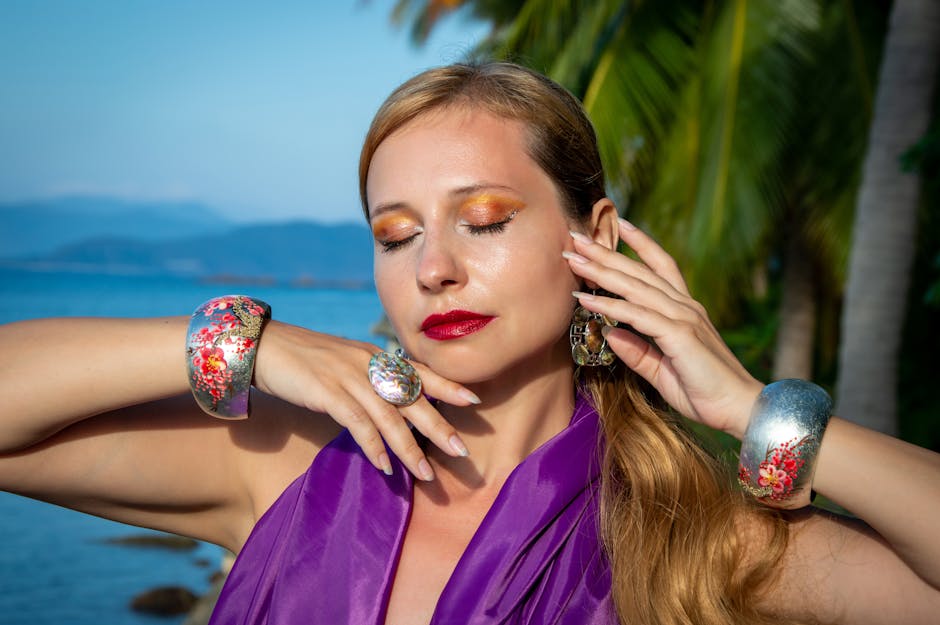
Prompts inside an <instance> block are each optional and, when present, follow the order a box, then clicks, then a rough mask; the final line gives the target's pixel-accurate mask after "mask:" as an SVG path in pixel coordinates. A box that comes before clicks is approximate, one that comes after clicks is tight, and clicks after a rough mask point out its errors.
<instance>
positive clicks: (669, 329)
mask: <svg viewBox="0 0 940 625" xmlns="http://www.w3.org/2000/svg"><path fill="white" fill-rule="evenodd" d="M573 295H574V296H575V297H576V298H577V299H578V302H579V303H580V304H581V305H582V306H584V307H585V308H587V309H588V310H590V311H592V312H596V313H600V314H602V315H604V316H605V317H607V318H609V319H615V320H616V321H618V322H620V323H624V324H626V325H629V326H631V327H632V328H633V329H634V330H636V332H638V333H639V334H643V335H646V336H648V337H650V338H652V339H653V340H654V341H656V345H657V346H658V347H659V349H660V350H662V352H663V353H664V354H665V355H667V356H672V355H673V354H671V353H670V348H671V347H674V346H675V345H677V344H680V343H679V341H682V340H683V339H684V338H686V337H687V336H688V335H690V334H692V333H693V332H694V329H693V328H692V326H691V324H689V323H685V322H681V321H676V320H675V319H671V318H669V317H667V316H665V315H663V314H662V313H660V312H658V311H656V310H654V309H651V308H646V307H645V306H641V305H638V304H635V303H633V302H629V301H626V300H621V299H615V298H612V297H604V296H602V295H592V294H590V293H581V292H578V291H575V292H574V293H573Z"/></svg>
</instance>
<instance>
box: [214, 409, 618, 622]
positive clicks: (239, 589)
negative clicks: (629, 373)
mask: <svg viewBox="0 0 940 625" xmlns="http://www.w3.org/2000/svg"><path fill="white" fill-rule="evenodd" d="M598 436H599V432H598V417H597V413H596V412H595V411H594V410H593V408H591V407H590V405H588V403H587V402H586V401H584V400H583V399H581V398H579V399H578V402H577V405H576V407H575V411H574V415H573V416H572V419H571V423H570V424H569V426H568V427H567V428H566V429H565V430H563V431H562V432H560V433H559V434H558V435H556V436H555V437H554V438H552V439H551V440H549V441H548V442H546V443H545V444H544V445H542V446H541V447H539V448H538V449H537V450H535V451H534V452H533V453H532V454H530V455H529V457H528V458H526V459H525V460H524V461H523V462H522V463H521V464H520V465H519V466H518V467H516V469H515V470H514V471H513V472H512V473H511V474H510V476H509V478H508V479H507V480H506V482H505V484H504V485H503V487H502V489H501V490H500V492H499V495H498V496H497V497H496V500H495V502H494V503H493V506H492V507H491V508H490V510H489V512H488V513H487V514H486V517H485V518H484V519H483V522H482V523H481V525H480V527H479V528H478V529H477V532H476V534H474V536H473V538H472V539H471V541H470V544H469V545H468V546H467V549H466V551H465V552H464V554H463V556H462V557H461V558H460V561H459V562H458V563H457V567H456V568H455V569H454V572H453V574H452V575H451V578H450V580H449V581H448V582H447V585H446V586H445V588H444V591H443V592H442V594H441V597H440V599H439V600H438V603H437V607H436V608H435V611H434V616H433V618H432V620H431V623H432V625H457V624H460V625H474V624H483V623H487V624H493V623H501V624H502V623H505V624H512V625H523V624H526V625H545V624H549V623H551V624H557V625H569V624H570V625H610V624H613V623H616V619H615V617H614V616H613V608H612V603H611V600H610V570H609V567H608V563H607V560H606V558H605V556H604V553H603V549H602V547H601V544H600V540H599V538H598V536H599V535H598V500H597V497H598V486H599V481H598V475H599V454H598V449H599V448H598V443H597V441H598ZM393 464H394V475H392V476H391V477H386V476H385V475H383V474H382V473H380V472H379V471H376V470H375V468H374V467H373V466H372V465H371V464H370V463H369V462H368V460H366V458H365V457H364V456H363V455H362V453H361V451H360V449H359V447H358V445H356V443H355V441H354V440H353V439H352V437H351V436H349V434H348V433H344V434H342V435H340V436H339V437H337V438H336V440H334V441H333V442H332V443H330V444H329V445H328V446H327V447H326V448H324V449H323V450H322V451H321V452H320V453H319V454H318V455H317V458H316V460H315V461H314V462H313V464H312V465H311V467H310V469H308V470H307V472H306V473H305V474H303V475H301V476H300V477H298V478H297V480H295V481H294V482H293V483H292V484H291V485H290V486H289V487H288V488H287V490H285V491H284V493H283V494H282V495H281V496H280V498H279V499H278V500H277V501H276V502H275V503H274V505H272V506H271V508H270V509H269V510H268V511H267V512H266V513H265V515H264V516H263V517H262V518H261V519H260V520H259V521H258V523H257V525H256V526H255V528H254V530H253V531H252V533H251V536H250V537H249V538H248V541H247V543H246V544H245V546H244V548H243V549H242V551H241V553H240V554H239V556H238V559H237V560H236V562H235V566H234V567H233V569H232V571H231V573H230V574H229V577H228V580H227V581H226V583H225V587H224V588H223V590H222V595H221V597H220V598H219V602H218V604H217V605H216V609H215V612H214V614H213V615H212V619H211V621H210V625H231V624H235V623H244V624H249V623H250V624H252V625H259V624H262V623H270V624H272V625H273V624H278V625H295V624H296V625H299V624H301V623H304V624H310V623H327V624H330V625H338V624H342V623H355V624H357V625H358V624H360V623H361V624H364V625H382V623H384V620H385V611H386V608H387V605H388V598H389V592H390V591H391V585H392V580H393V578H394V575H395V568H396V566H397V563H398V557H399V554H400V552H401V545H402V541H403V539H404V535H405V530H406V528H407V526H408V519H409V515H410V513H411V493H412V481H411V477H410V474H409V473H408V472H407V471H406V470H405V469H404V466H403V465H402V464H401V463H400V462H399V461H398V460H397V459H394V458H393Z"/></svg>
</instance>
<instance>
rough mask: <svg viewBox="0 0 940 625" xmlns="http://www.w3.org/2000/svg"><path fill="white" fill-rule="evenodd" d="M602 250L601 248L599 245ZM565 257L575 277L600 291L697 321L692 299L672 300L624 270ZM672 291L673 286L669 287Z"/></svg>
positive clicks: (674, 315)
mask: <svg viewBox="0 0 940 625" xmlns="http://www.w3.org/2000/svg"><path fill="white" fill-rule="evenodd" d="M599 247H601V246H599ZM562 255H563V256H564V257H565V258H567V259H568V264H569V266H570V267H571V271H573V272H574V273H575V274H576V275H578V276H581V277H582V278H584V279H586V280H590V281H591V282H593V283H595V284H597V285H598V286H599V287H600V288H602V289H604V290H605V291H608V292H610V293H613V294H615V295H618V296H620V297H622V298H624V299H626V300H628V301H631V302H633V303H635V304H637V305H640V306H644V307H646V308H651V309H653V310H657V311H659V312H661V313H662V314H664V315H665V316H667V317H669V318H671V319H677V320H683V321H687V322H694V321H697V320H698V319H697V318H698V312H697V310H695V308H694V307H693V306H691V305H690V301H691V300H689V298H687V297H685V296H682V295H679V294H676V297H680V298H681V301H680V300H678V299H675V298H674V297H670V296H669V295H668V294H667V293H665V292H663V290H662V289H660V288H657V287H655V286H653V285H651V284H649V283H647V282H645V281H643V280H641V279H639V278H636V277H634V276H630V275H627V274H625V273H623V272H622V271H618V270H616V269H613V268H611V267H610V266H608V265H604V264H601V263H599V262H596V261H593V260H590V259H588V258H587V257H584V256H580V255H578V254H572V253H570V252H563V253H562ZM668 288H669V290H670V291H673V289H672V287H671V286H669V287H668Z"/></svg>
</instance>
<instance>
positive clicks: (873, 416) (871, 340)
mask: <svg viewBox="0 0 940 625" xmlns="http://www.w3.org/2000/svg"><path fill="white" fill-rule="evenodd" d="M938 56H940V2H937V0H896V1H895V3H894V6H893V7H892V11H891V20H890V22H889V26H888V33H887V38H886V40H885V49H884V57H883V59H882V64H881V74H880V77H879V80H878V90H877V93H876V96H875V109H874V118H873V121H872V126H871V131H870V134H869V138H868V151H867V154H866V156H865V164H864V168H863V171H862V183H861V187H860V189H859V194H858V200H857V204H856V213H855V231H854V233H853V241H852V249H851V252H850V256H849V274H848V282H847V284H846V291H845V302H844V304H843V310H842V339H841V342H840V347H839V380H838V384H837V387H836V398H837V404H836V412H837V414H839V415H841V416H843V417H845V418H848V419H851V420H853V421H856V422H857V423H860V424H862V425H865V426H867V427H871V428H874V429H877V430H880V431H882V432H886V433H889V434H895V433H897V397H896V394H897V364H898V362H897V361H898V346H899V344H900V341H901V331H902V328H903V323H904V318H905V309H906V302H907V292H908V286H909V282H910V276H909V273H910V266H911V262H912V260H913V255H914V247H915V243H916V223H917V208H918V195H919V180H918V178H917V177H916V176H915V175H912V174H909V173H904V172H902V171H901V170H900V165H899V162H898V159H899V157H900V156H901V154H902V153H903V152H904V151H905V150H907V149H908V148H909V147H911V145H913V144H914V143H915V142H916V141H917V140H918V139H919V138H920V137H921V136H922V135H923V134H924V132H925V131H926V129H927V124H928V120H929V114H930V105H931V96H932V94H933V86H934V81H935V78H936V75H937V71H938Z"/></svg>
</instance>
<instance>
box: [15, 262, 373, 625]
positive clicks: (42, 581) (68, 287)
mask: <svg viewBox="0 0 940 625" xmlns="http://www.w3.org/2000/svg"><path fill="white" fill-rule="evenodd" d="M228 293H247V294H250V295H253V296H256V297H260V298H261V299H264V300H265V301H267V302H268V303H270V304H271V307H272V309H273V311H274V316H275V318H277V319H280V320H282V321H286V322H289V323H295V324H298V325H303V326H306V327H310V328H313V329H315V330H318V331H322V332H327V333H330V334H336V335H340V336H345V337H348V338H353V339H359V340H365V341H372V342H376V343H378V344H381V339H380V338H379V337H376V336H374V335H372V334H371V333H370V328H371V327H372V326H373V324H375V323H376V322H377V321H378V320H379V319H380V317H381V315H382V309H381V305H380V304H379V301H378V297H377V296H376V294H375V292H374V291H372V290H362V291H344V290H332V289H300V288H291V287H288V286H254V285H252V286H244V285H241V286H239V285H218V284H204V283H200V282H198V281H195V280H189V279H185V278H175V277H164V276H128V275H99V274H87V273H77V272H76V273H68V272H61V271H59V272H30V271H23V270H17V269H9V268H0V323H7V322H11V321H19V320H24V319H31V318H37V317H56V316H116V317H148V316H164V315H181V314H182V315H185V314H188V313H189V312H191V311H192V310H193V309H194V308H195V307H196V306H198V305H199V304H200V303H202V302H203V301H205V300H207V299H209V298H210V297H214V296H217V295H224V294H228ZM180 349H182V345H181V347H180ZM2 356H3V347H2V345H0V357H2ZM145 531H146V530H141V529H140V528H136V527H131V526H128V525H122V524H119V523H114V522H112V521H106V520H104V519H99V518H97V517H93V516H89V515H85V514H80V513H77V512H73V511H70V510H65V509H62V508H59V507H56V506H52V505H49V504H45V503H41V502H37V501H33V500H30V499H26V498H23V497H18V496H16V495H11V494H8V493H0V540H2V546H0V625H13V624H16V625H19V624H23V625H26V624H29V625H66V624H68V625H102V624H107V625H161V624H166V625H177V624H179V623H181V622H182V620H183V618H182V617H179V618H176V617H172V618H166V617H154V616H147V615H141V614H137V613H135V612H133V611H131V610H130V609H129V607H128V606H129V604H130V601H131V599H132V598H133V597H134V596H135V595H137V594H139V593H141V592H144V591H146V590H149V589H151V588H154V587H157V586H163V585H181V586H185V587H187V588H190V589H191V590H192V591H193V592H196V593H201V592H204V591H205V590H207V589H208V587H209V576H210V575H211V574H212V573H213V572H214V571H216V570H218V568H219V564H220V561H221V557H222V551H221V549H219V548H218V547H215V546H214V545H206V544H201V545H200V546H199V547H198V549H197V550H195V551H182V552H177V551H172V550H165V549H153V548H139V547H138V548H135V547H127V546H119V545H112V544H106V543H105V542H103V541H105V540H106V539H108V538H114V537H122V536H129V535H136V534H140V533H144V532H145Z"/></svg>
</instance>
